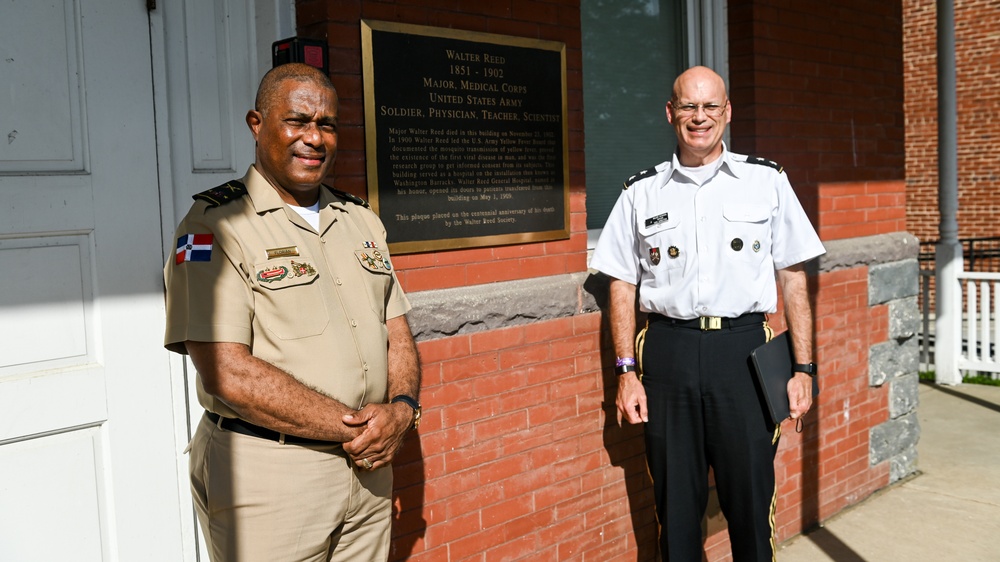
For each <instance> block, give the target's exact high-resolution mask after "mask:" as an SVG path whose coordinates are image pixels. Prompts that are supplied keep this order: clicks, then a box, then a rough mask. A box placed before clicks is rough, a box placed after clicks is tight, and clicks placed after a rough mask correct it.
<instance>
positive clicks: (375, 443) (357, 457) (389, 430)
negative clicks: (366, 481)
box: [343, 403, 413, 470]
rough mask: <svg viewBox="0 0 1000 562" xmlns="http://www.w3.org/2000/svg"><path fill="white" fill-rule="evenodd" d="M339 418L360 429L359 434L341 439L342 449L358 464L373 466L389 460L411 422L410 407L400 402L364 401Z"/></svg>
mask: <svg viewBox="0 0 1000 562" xmlns="http://www.w3.org/2000/svg"><path fill="white" fill-rule="evenodd" d="M343 421H344V425H346V426H347V427H351V428H360V429H361V434H360V435H358V436H357V437H355V438H354V439H352V440H351V441H348V442H347V443H344V452H346V453H347V454H348V455H350V457H351V460H352V461H353V462H354V464H356V465H357V466H358V467H360V468H364V469H368V470H373V469H376V468H380V467H383V466H388V465H389V463H391V462H392V459H393V458H394V457H395V456H396V453H397V452H398V451H399V448H400V447H402V445H403V439H404V438H405V437H406V433H407V431H409V429H410V425H411V424H412V423H413V411H412V409H411V408H410V407H409V406H407V405H406V404H401V403H395V404H368V405H366V406H365V407H364V408H361V409H360V410H358V411H356V412H353V413H350V414H346V415H344V418H343Z"/></svg>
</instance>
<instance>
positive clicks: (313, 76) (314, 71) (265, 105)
mask: <svg viewBox="0 0 1000 562" xmlns="http://www.w3.org/2000/svg"><path fill="white" fill-rule="evenodd" d="M286 80H293V81H295V82H301V83H309V84H313V85H314V86H316V87H318V88H321V89H324V90H329V91H330V92H333V94H334V96H333V97H334V99H335V100H336V99H337V95H336V94H337V89H336V88H334V87H333V82H331V81H330V77H329V76H327V75H326V74H324V73H323V71H322V70H320V69H318V68H316V67H314V66H309V65H308V64H303V63H300V62H292V63H288V64H283V65H280V66H276V67H274V68H272V69H271V70H269V71H267V74H265V75H264V78H262V79H261V81H260V86H258V87H257V98H256V100H254V109H256V110H257V111H259V112H260V113H261V114H263V115H266V114H267V112H268V110H269V109H271V108H272V107H274V102H275V97H276V95H277V94H278V92H279V91H280V88H279V86H280V85H281V84H282V83H283V82H284V81H286ZM338 101H339V100H338Z"/></svg>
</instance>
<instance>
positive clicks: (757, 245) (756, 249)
mask: <svg viewBox="0 0 1000 562" xmlns="http://www.w3.org/2000/svg"><path fill="white" fill-rule="evenodd" d="M750 247H751V248H753V251H754V252H759V251H760V240H754V241H753V246H750Z"/></svg>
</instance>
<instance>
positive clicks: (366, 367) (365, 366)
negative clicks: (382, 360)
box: [362, 363, 368, 371]
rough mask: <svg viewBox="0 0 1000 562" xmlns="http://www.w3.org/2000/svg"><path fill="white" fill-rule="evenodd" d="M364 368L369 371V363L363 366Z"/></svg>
mask: <svg viewBox="0 0 1000 562" xmlns="http://www.w3.org/2000/svg"><path fill="white" fill-rule="evenodd" d="M362 366H363V367H364V369H365V370H366V371H367V370H368V363H365V364H363V365H362Z"/></svg>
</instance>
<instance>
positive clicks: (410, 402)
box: [389, 394, 422, 429]
mask: <svg viewBox="0 0 1000 562" xmlns="http://www.w3.org/2000/svg"><path fill="white" fill-rule="evenodd" d="M396 402H402V403H404V404H406V405H407V406H409V407H411V408H413V426H412V427H411V429H417V427H418V426H419V425H420V416H421V414H422V410H421V408H420V402H417V401H416V400H414V399H413V398H411V397H409V396H407V395H405V394H400V395H399V396H394V397H393V399H392V400H390V401H389V403H390V404H395V403H396Z"/></svg>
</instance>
